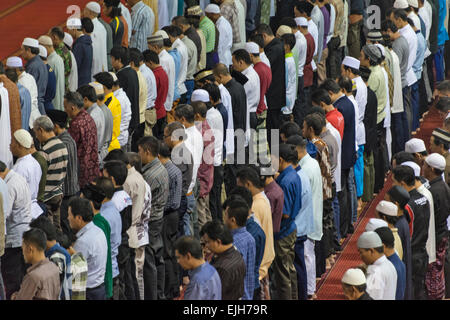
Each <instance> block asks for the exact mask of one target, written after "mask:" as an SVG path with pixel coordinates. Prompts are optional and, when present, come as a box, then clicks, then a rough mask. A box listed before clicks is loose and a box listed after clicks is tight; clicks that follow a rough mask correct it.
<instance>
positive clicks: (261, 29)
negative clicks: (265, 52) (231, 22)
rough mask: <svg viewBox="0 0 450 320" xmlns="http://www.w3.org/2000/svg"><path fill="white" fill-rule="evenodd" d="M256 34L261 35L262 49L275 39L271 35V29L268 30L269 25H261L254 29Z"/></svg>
mask: <svg viewBox="0 0 450 320" xmlns="http://www.w3.org/2000/svg"><path fill="white" fill-rule="evenodd" d="M256 33H258V34H260V35H262V37H263V39H264V47H265V46H267V45H268V44H269V43H270V42H271V41H272V40H273V39H274V38H275V36H274V35H273V31H272V29H271V28H270V26H269V25H267V24H265V23H261V24H260V25H259V26H258V27H257V28H256Z"/></svg>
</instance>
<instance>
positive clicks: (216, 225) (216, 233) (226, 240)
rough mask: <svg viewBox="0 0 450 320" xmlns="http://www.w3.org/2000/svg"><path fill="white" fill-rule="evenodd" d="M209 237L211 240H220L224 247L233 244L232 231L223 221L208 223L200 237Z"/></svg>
mask: <svg viewBox="0 0 450 320" xmlns="http://www.w3.org/2000/svg"><path fill="white" fill-rule="evenodd" d="M205 234H206V235H208V237H209V238H210V239H211V240H220V241H221V242H222V244H223V245H228V244H232V243H233V235H232V234H231V230H230V229H229V228H228V227H227V226H226V225H225V224H224V223H223V222H221V221H219V220H213V221H208V222H207V223H206V224H205V225H204V226H203V227H202V229H201V230H200V236H201V237H203V236H204V235H205Z"/></svg>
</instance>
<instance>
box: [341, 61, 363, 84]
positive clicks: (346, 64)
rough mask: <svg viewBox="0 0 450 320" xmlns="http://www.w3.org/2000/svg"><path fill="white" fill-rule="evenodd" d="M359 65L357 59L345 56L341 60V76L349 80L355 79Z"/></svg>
mask: <svg viewBox="0 0 450 320" xmlns="http://www.w3.org/2000/svg"><path fill="white" fill-rule="evenodd" d="M360 64H361V63H360V62H359V60H358V59H355V58H353V57H350V56H346V57H345V58H344V60H342V65H341V75H342V76H345V77H349V78H351V79H353V78H355V77H357V76H358V75H359V66H360Z"/></svg>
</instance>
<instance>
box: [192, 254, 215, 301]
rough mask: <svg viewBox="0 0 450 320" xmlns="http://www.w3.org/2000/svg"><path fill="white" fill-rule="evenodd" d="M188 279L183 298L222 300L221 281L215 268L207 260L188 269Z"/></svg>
mask: <svg viewBox="0 0 450 320" xmlns="http://www.w3.org/2000/svg"><path fill="white" fill-rule="evenodd" d="M189 279H190V282H189V284H188V285H187V287H186V292H185V293H184V299H185V300H222V282H221V281H220V277H219V274H218V273H217V270H216V269H215V268H214V267H213V266H212V265H210V264H209V263H208V262H205V263H204V264H202V265H201V266H199V267H197V268H196V269H194V270H191V271H189Z"/></svg>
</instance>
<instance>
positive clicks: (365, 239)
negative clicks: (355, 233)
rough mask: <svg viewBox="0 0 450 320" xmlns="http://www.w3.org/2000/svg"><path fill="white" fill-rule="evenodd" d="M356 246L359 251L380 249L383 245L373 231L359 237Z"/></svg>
mask: <svg viewBox="0 0 450 320" xmlns="http://www.w3.org/2000/svg"><path fill="white" fill-rule="evenodd" d="M357 246H358V248H360V249H372V248H378V247H382V246H383V243H382V242H381V239H380V236H379V235H378V234H377V233H376V232H375V231H366V232H364V233H363V234H362V235H361V236H360V237H359V239H358V242H357Z"/></svg>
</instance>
